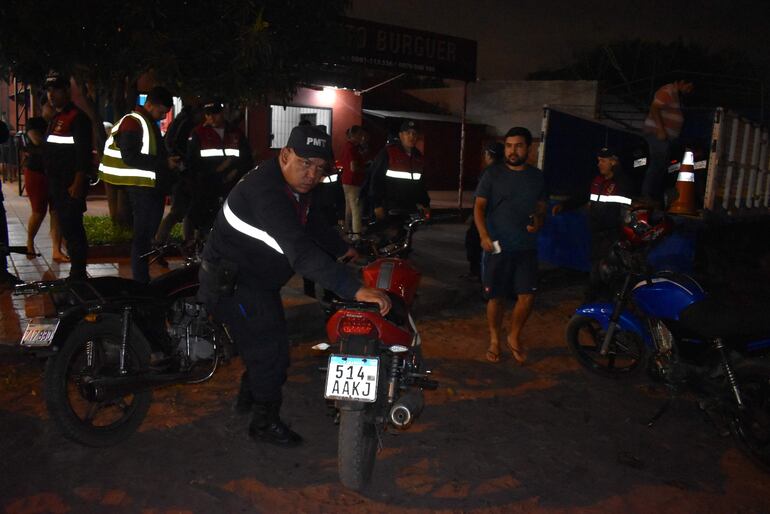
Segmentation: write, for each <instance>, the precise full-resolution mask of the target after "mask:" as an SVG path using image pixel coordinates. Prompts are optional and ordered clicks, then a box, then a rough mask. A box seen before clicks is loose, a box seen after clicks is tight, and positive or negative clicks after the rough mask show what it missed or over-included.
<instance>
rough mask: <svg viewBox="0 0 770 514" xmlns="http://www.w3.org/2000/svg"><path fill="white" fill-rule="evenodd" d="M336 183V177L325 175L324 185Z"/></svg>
mask: <svg viewBox="0 0 770 514" xmlns="http://www.w3.org/2000/svg"><path fill="white" fill-rule="evenodd" d="M334 182H337V175H326V176H325V177H324V179H323V183H324V184H333V183H334Z"/></svg>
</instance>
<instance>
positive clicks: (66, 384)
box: [45, 316, 152, 447]
mask: <svg viewBox="0 0 770 514" xmlns="http://www.w3.org/2000/svg"><path fill="white" fill-rule="evenodd" d="M121 328H122V321H121V318H120V317H117V316H103V317H102V318H101V319H100V320H98V321H96V322H93V323H87V322H81V323H80V324H78V325H77V326H76V327H75V328H74V330H73V331H72V333H71V334H70V335H69V337H68V338H67V340H66V341H65V342H64V345H63V346H62V347H61V349H60V351H59V352H58V353H57V354H56V355H55V356H54V357H51V358H50V359H49V360H48V363H47V365H46V370H45V399H46V406H47V408H48V413H49V414H50V416H51V419H52V420H53V421H54V422H55V424H56V425H57V427H58V428H59V429H60V430H61V432H62V434H63V435H64V436H65V437H66V438H68V439H70V440H72V441H75V442H77V443H80V444H82V445H85V446H91V447H105V446H112V445H115V444H118V443H119V442H121V441H123V440H125V439H126V438H128V437H129V436H130V435H131V434H133V433H134V432H135V431H136V429H137V428H138V427H139V425H140V424H141V423H142V421H143V420H144V418H145V416H146V415H147V411H148V409H149V408H150V403H151V402H152V391H143V392H137V393H134V394H130V395H127V396H124V397H122V398H119V399H117V400H109V401H102V402H92V401H89V400H88V399H87V398H86V397H85V396H84V394H83V393H82V391H81V385H82V383H83V381H84V380H86V379H87V378H96V377H110V376H118V373H119V361H120V345H121V333H122V331H121ZM149 362H150V347H149V345H148V343H147V341H146V340H145V339H144V338H143V337H133V338H131V339H130V340H129V341H128V347H127V352H126V368H127V370H128V372H129V373H131V372H136V371H139V370H142V369H145V368H146V367H147V366H148V365H149Z"/></svg>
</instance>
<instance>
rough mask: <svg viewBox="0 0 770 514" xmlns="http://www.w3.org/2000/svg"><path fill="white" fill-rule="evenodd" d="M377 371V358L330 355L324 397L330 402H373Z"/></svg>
mask: <svg viewBox="0 0 770 514" xmlns="http://www.w3.org/2000/svg"><path fill="white" fill-rule="evenodd" d="M379 370H380V359H379V358H378V357H352V356H350V355H331V356H330V357H329V370H328V371H327V372H326V393H325V395H324V396H325V397H326V398H328V399H330V400H353V401H358V402H374V401H376V400H377V379H378V374H379Z"/></svg>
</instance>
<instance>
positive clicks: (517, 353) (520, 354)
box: [506, 341, 527, 365]
mask: <svg viewBox="0 0 770 514" xmlns="http://www.w3.org/2000/svg"><path fill="white" fill-rule="evenodd" d="M506 346H507V347H508V349H509V350H510V351H511V355H512V356H513V360H515V361H516V362H517V363H519V364H520V365H521V364H524V363H525V362H527V352H526V350H522V349H521V348H518V349H517V348H514V346H513V345H512V344H511V343H510V342H507V341H506Z"/></svg>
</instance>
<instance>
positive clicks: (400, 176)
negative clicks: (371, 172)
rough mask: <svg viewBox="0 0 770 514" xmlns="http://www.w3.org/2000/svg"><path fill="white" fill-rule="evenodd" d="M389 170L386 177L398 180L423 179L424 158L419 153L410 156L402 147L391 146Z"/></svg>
mask: <svg viewBox="0 0 770 514" xmlns="http://www.w3.org/2000/svg"><path fill="white" fill-rule="evenodd" d="M386 148H387V151H388V169H387V170H386V171H385V176H386V177H387V178H390V179H396V180H420V179H421V178H422V167H423V162H422V156H421V155H420V154H419V153H418V152H416V151H415V152H413V153H412V155H411V156H410V155H408V154H407V153H406V152H404V150H403V149H402V148H401V146H400V145H389V146H387V147H386Z"/></svg>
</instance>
